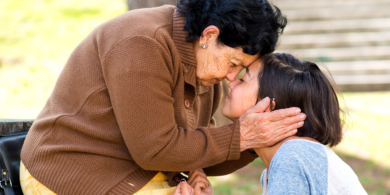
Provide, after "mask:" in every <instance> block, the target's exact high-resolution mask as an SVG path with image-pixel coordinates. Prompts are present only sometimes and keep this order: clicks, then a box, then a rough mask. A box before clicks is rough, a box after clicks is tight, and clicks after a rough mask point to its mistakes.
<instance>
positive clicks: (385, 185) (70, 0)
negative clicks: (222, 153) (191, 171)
mask: <svg viewBox="0 0 390 195" xmlns="http://www.w3.org/2000/svg"><path fill="white" fill-rule="evenodd" d="M126 9H127V7H126V5H125V0H112V1H108V0H93V1H92V0H84V1H76V0H55V1H54V0H35V1H27V0H3V1H0V18H2V20H1V24H2V25H0V118H14V119H18V118H19V119H20V118H31V119H34V118H36V116H37V115H38V114H39V112H40V110H41V109H42V108H43V106H44V105H45V102H46V100H47V98H48V97H49V96H50V93H51V91H52V89H53V88H54V85H55V81H56V79H57V77H58V75H59V73H60V72H61V70H62V68H63V66H64V64H65V62H66V60H67V58H68V56H69V55H70V53H71V52H72V50H73V49H74V48H75V47H76V46H77V44H78V43H79V42H80V41H81V40H82V39H83V38H84V37H85V36H87V35H88V33H89V32H90V31H92V30H93V29H94V28H95V27H96V26H98V25H99V24H101V23H102V22H104V21H107V20H109V19H110V18H112V17H115V16H117V15H119V14H121V13H123V12H125V11H126ZM343 96H344V98H345V102H346V105H347V106H348V110H349V116H348V118H347V119H348V120H347V125H346V133H345V139H344V141H343V142H342V143H341V144H340V145H339V146H337V147H336V148H335V149H334V150H335V151H336V152H337V153H338V154H339V155H340V156H341V157H342V158H343V160H344V161H346V162H347V163H348V164H349V165H350V166H351V167H352V168H353V169H354V170H355V172H356V173H357V175H358V176H359V178H360V181H361V183H362V184H363V185H364V187H365V189H366V190H367V191H368V193H369V194H390V171H389V170H390V152H389V149H390V142H389V141H388V139H389V138H390V131H389V130H388V129H389V127H390V120H389V119H390V101H389V100H390V92H375V93H344V94H343ZM263 169H264V164H263V163H262V162H261V160H260V159H258V160H256V161H255V162H254V163H252V164H251V165H249V166H247V167H245V168H243V169H241V170H239V171H238V172H236V173H233V174H230V175H228V176H224V177H218V178H210V179H211V182H212V183H213V186H214V188H215V192H216V194H235V195H236V194H259V193H260V192H261V191H262V189H261V186H260V183H259V178H260V175H261V173H262V171H263Z"/></svg>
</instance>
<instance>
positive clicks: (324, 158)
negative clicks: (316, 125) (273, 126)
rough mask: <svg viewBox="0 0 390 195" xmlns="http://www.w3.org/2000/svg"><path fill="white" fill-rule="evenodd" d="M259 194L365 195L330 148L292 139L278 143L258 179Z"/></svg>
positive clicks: (357, 180) (356, 180)
mask: <svg viewBox="0 0 390 195" xmlns="http://www.w3.org/2000/svg"><path fill="white" fill-rule="evenodd" d="M260 182H261V185H262V187H263V195H283V194H299V195H302V194H311V195H317V194H321V195H322V194H323V195H334V194H337V195H339V194H342V195H349V194H351V195H360V194H367V192H366V191H365V190H364V188H363V186H362V185H361V184H360V182H359V179H358V178H357V176H356V174H355V173H354V172H353V170H352V169H351V167H349V166H348V165H347V164H346V163H345V162H344V161H342V160H341V159H340V158H339V157H338V156H337V155H336V154H335V153H334V152H333V151H332V150H331V149H330V148H328V147H326V146H324V145H323V144H319V143H316V142H312V141H308V140H303V139H294V140H289V141H286V142H285V143H283V144H282V146H281V147H280V148H279V150H278V151H277V152H276V154H275V156H274V157H273V158H272V161H271V164H270V166H269V176H268V181H267V169H266V170H264V172H263V174H262V175H261V179H260Z"/></svg>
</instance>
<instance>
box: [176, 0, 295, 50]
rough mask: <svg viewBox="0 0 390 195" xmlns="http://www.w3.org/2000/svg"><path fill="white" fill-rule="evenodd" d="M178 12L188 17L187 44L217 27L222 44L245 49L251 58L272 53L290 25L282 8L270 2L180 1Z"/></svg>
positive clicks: (255, 0)
mask: <svg viewBox="0 0 390 195" xmlns="http://www.w3.org/2000/svg"><path fill="white" fill-rule="evenodd" d="M177 11H178V13H179V14H180V15H181V16H183V17H185V18H186V22H185V26H184V29H185V30H187V31H188V36H187V41H189V42H192V41H196V40H197V39H198V38H199V37H200V36H201V35H202V33H203V31H204V29H205V28H207V27H208V26H210V25H215V26H216V27H218V29H219V31H220V35H219V37H218V41H219V42H222V43H223V44H224V45H227V46H229V47H232V48H235V47H243V51H244V53H247V54H249V55H256V54H260V55H265V54H269V53H272V52H273V51H274V50H275V47H276V44H277V42H278V38H279V35H280V34H281V33H282V32H283V29H284V27H285V26H286V24H287V19H286V17H284V16H282V14H281V12H280V10H279V8H277V7H276V6H272V5H271V4H270V3H269V2H268V1H266V0H179V2H178V4H177Z"/></svg>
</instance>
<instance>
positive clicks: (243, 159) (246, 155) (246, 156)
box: [203, 150, 258, 176]
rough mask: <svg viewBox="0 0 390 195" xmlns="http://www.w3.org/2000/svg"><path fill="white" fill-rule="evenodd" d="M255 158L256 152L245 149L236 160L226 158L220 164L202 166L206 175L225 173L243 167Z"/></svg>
mask: <svg viewBox="0 0 390 195" xmlns="http://www.w3.org/2000/svg"><path fill="white" fill-rule="evenodd" d="M256 158H258V156H257V154H256V153H255V154H253V153H252V152H250V151H249V150H245V151H243V152H241V155H240V159H238V160H228V161H225V162H222V163H220V164H217V165H214V166H211V167H207V168H204V169H203V170H204V172H205V173H206V175H207V176H221V175H227V174H230V173H233V172H235V171H237V170H238V169H241V168H243V167H245V166H246V165H248V164H249V163H251V162H253V161H254V160H255V159H256Z"/></svg>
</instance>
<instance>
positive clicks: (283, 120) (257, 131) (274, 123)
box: [238, 97, 306, 151]
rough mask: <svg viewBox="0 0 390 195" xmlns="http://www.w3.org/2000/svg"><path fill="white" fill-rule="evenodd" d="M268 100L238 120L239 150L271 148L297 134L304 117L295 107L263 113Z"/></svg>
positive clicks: (259, 103) (261, 102)
mask: <svg viewBox="0 0 390 195" xmlns="http://www.w3.org/2000/svg"><path fill="white" fill-rule="evenodd" d="M269 105H270V99H269V98H268V97H267V98H264V99H263V100H262V101H260V102H258V103H257V104H256V106H254V107H253V108H251V109H249V110H247V111H246V112H245V113H244V114H242V115H241V117H240V118H239V119H238V120H239V122H240V134H241V135H240V150H241V151H244V150H247V149H250V148H260V147H267V146H272V145H274V144H276V143H278V142H279V141H281V140H283V139H285V138H286V137H289V136H292V135H294V134H296V133H297V129H298V128H299V127H302V126H303V121H304V120H305V119H306V115H305V114H303V113H301V110H300V109H299V108H297V107H293V108H287V109H280V110H275V111H272V112H264V111H266V110H267V108H268V107H269Z"/></svg>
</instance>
